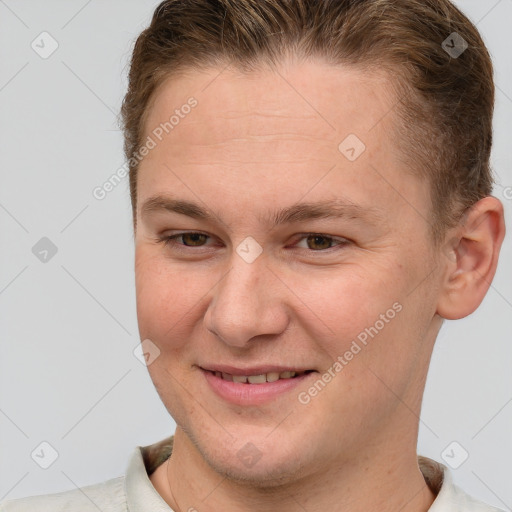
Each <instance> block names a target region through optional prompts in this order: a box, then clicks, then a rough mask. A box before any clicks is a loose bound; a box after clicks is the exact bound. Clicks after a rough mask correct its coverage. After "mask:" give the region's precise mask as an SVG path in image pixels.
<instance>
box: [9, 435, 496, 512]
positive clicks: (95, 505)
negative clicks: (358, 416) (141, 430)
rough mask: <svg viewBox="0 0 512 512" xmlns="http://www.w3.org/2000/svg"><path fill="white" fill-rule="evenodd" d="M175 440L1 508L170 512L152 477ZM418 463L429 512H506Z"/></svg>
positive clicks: (18, 511)
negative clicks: (95, 479) (120, 465)
mask: <svg viewBox="0 0 512 512" xmlns="http://www.w3.org/2000/svg"><path fill="white" fill-rule="evenodd" d="M173 440H174V436H171V437H168V438H166V439H164V440H162V441H160V442H158V443H155V444H152V445H150V446H137V447H136V448H135V450H134V451H133V454H132V456H131V457H130V460H129V463H128V466H127V468H126V472H125V475H124V476H119V477H117V478H112V479H110V480H107V481H105V482H101V483H98V484H94V485H89V486H86V487H81V488H79V489H72V490H69V491H64V492H59V493H54V494H46V495H42V496H30V497H28V498H20V499H16V500H8V501H4V502H2V503H1V504H0V512H98V510H100V511H101V512H170V511H173V509H172V508H171V507H170V506H169V505H168V504H167V503H166V502H165V501H164V499H163V498H162V497H161V496H160V495H159V494H158V492H157V491H156V490H155V488H154V487H153V484H152V483H151V480H150V479H149V476H148V475H150V474H151V473H152V472H153V471H154V470H155V469H156V468H157V467H158V466H159V465H160V464H162V463H163V462H164V461H165V460H167V458H168V457H169V456H170V454H171V452H172V443H173ZM418 463H419V466H420V469H421V472H422V473H423V476H424V477H425V481H426V482H427V483H428V484H429V486H430V487H431V488H432V490H433V492H434V494H436V495H437V497H436V499H435V501H434V503H433V504H432V506H431V507H430V509H429V512H503V511H502V510H500V509H497V508H495V507H491V506H490V505H487V504H485V503H483V502H481V501H478V500H476V499H474V498H472V497H471V496H470V495H468V494H466V493H465V492H464V491H463V490H462V489H460V488H459V487H457V486H456V485H454V484H453V481H452V477H451V473H450V471H449V469H448V468H447V467H446V466H444V465H442V464H440V463H439V462H436V461H434V460H432V459H428V458H426V457H419V458H418Z"/></svg>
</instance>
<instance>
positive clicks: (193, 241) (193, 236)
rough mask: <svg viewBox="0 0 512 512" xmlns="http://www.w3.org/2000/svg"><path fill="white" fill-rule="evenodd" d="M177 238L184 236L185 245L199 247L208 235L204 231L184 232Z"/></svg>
mask: <svg viewBox="0 0 512 512" xmlns="http://www.w3.org/2000/svg"><path fill="white" fill-rule="evenodd" d="M176 238H182V239H183V242H184V243H183V245H185V246H187V247H198V246H201V245H202V242H206V239H207V238H208V236H207V235H203V234H202V233H183V234H181V235H178V236H177V237H176Z"/></svg>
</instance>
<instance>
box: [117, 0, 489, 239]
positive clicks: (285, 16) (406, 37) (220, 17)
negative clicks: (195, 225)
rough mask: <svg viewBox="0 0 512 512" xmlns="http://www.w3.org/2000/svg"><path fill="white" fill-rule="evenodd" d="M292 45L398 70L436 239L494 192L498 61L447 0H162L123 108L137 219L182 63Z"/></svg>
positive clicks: (245, 60)
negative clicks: (156, 116) (153, 105)
mask: <svg viewBox="0 0 512 512" xmlns="http://www.w3.org/2000/svg"><path fill="white" fill-rule="evenodd" d="M454 33H456V35H455V37H456V38H457V40H458V41H459V42H461V41H462V42H463V43H464V44H466V43H467V49H466V50H465V51H464V52H463V53H462V54H461V55H455V56H454V55H453V54H451V53H450V52H449V51H448V50H447V47H446V45H443V44H442V43H443V41H450V44H449V46H453V45H454V44H455V43H454V39H453V37H454V36H453V34H454ZM449 37H452V39H449ZM461 38H462V39H461ZM288 53H291V54H293V55H297V56H302V57H309V56H311V57H319V58H321V59H322V60H323V61H327V62H328V63H330V64H332V65H334V66H336V65H339V64H355V65H356V66H361V68H365V69H372V68H374V69H384V70H388V71H390V75H389V76H390V77H391V78H392V83H393V85H394V87H395V90H396V91H397V104H396V107H397V108H396V110H397V113H398V116H397V122H396V123H395V125H396V134H395V137H396V142H397V145H398V147H400V149H401V150H402V151H401V154H402V155H403V157H404V162H405V163H406V164H407V165H408V166H409V168H410V169H411V170H412V171H413V172H415V173H416V174H418V175H419V176H423V177H425V178H426V179H427V180H428V183H429V184H430V194H431V202H432V217H431V219H429V222H430V224H431V227H432V235H433V240H434V242H436V243H437V242H439V241H440V240H441V239H442V236H443V235H444V232H445V229H446V228H448V227H451V226H454V225H455V224H456V223H457V222H458V221H459V220H460V217H461V215H462V214H463V213H464V212H465V211H466V210H467V208H469V207H470V206H472V205H473V204H474V203H475V202H476V201H478V200H479V199H481V198H483V197H485V196H488V195H490V194H491V192H492V187H493V181H494V180H493V176H492V171H491V169H490V164H489V159H490V151H491V146H492V117H493V109H494V82H493V66H492V62H491V58H490V56H489V53H488V51H487V49H486V47H485V44H484V42H483V41H482V38H481V36H480V34H479V33H478V30H477V29H476V27H475V26H474V25H473V23H472V22H471V21H470V20H469V19H468V18H467V17H466V16H465V15H464V14H463V13H462V12H460V10H459V9H457V8H456V7H455V6H454V5H453V4H452V3H451V2H450V1H449V0H165V1H164V2H162V3H161V4H160V5H159V6H158V7H157V8H156V10H155V11H154V14H153V18H152V20H151V24H150V25H149V27H148V28H146V29H145V30H144V31H143V32H142V33H141V34H140V35H139V37H138V38H137V40H136V42H135V47H134V50H133V55H132V59H131V66H130V72H129V84H128V91H127V93H126V96H125V98H124V100H123V104H122V109H121V115H122V122H123V130H124V137H125V145H124V149H125V156H126V158H127V159H128V160H129V169H130V195H131V201H132V209H133V222H134V227H136V199H137V171H138V161H137V160H136V159H134V158H133V155H134V154H135V152H137V150H138V148H139V146H140V145H141V144H142V138H143V136H144V129H145V126H144V125H145V120H146V117H147V113H148V105H149V104H150V100H151V99H152V95H153V94H154V92H155V90H156V89H157V87H158V86H159V85H160V84H161V83H162V82H163V81H164V80H165V79H167V78H168V77H170V76H173V75H176V74H177V73H179V71H181V70H186V69H190V68H192V69H193V68H198V69H200V68H208V67H211V66H220V65H223V66H225V65H226V63H229V64H232V65H234V66H236V67H237V68H238V69H240V70H242V71H244V72H250V71H252V70H255V69H257V67H258V66H259V65H261V64H264V63H268V64H271V65H277V64H278V63H279V61H280V59H282V58H283V57H285V56H286V55H287V54H288ZM340 142H341V141H340Z"/></svg>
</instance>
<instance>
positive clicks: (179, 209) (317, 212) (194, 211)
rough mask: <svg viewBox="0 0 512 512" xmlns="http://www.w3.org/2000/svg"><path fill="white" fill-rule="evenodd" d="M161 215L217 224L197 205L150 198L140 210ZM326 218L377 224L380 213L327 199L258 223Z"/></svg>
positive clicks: (297, 206)
mask: <svg viewBox="0 0 512 512" xmlns="http://www.w3.org/2000/svg"><path fill="white" fill-rule="evenodd" d="M161 212H170V213H178V214H181V215H186V216H188V217H192V218H194V219H198V220H204V221H207V222H211V223H215V222H217V221H218V220H219V219H218V217H217V216H216V215H214V214H213V213H211V212H210V211H208V210H207V209H205V208H203V207H202V206H200V205H199V204H197V203H193V202H191V201H185V200H182V199H174V198H171V197H166V196H154V197H151V198H149V199H148V200H146V201H145V202H144V204H143V205H142V208H141V217H143V218H144V217H147V216H150V215H151V214H154V213H161ZM329 218H348V219H353V220H361V221H363V222H368V223H379V222H381V221H382V220H383V218H384V216H383V212H382V211H381V210H380V209H378V208H375V207H363V206H361V205H358V204H355V203H353V202H351V201H347V200H346V199H345V200H344V199H331V200H325V201H319V202H314V203H312V202H306V203H299V204H294V205H291V206H288V207H285V208H283V209H281V210H277V211H276V210H274V211H271V212H270V213H269V214H267V216H266V217H264V218H261V217H260V218H259V220H260V221H261V222H262V223H264V224H268V225H269V226H270V227H271V228H274V227H276V226H278V225H281V224H289V223H293V222H304V221H307V220H314V219H329Z"/></svg>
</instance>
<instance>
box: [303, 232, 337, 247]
mask: <svg viewBox="0 0 512 512" xmlns="http://www.w3.org/2000/svg"><path fill="white" fill-rule="evenodd" d="M332 241H333V240H332V238H329V237H327V236H322V235H309V236H308V237H307V244H308V248H309V249H313V250H322V249H329V248H330V247H331V243H332Z"/></svg>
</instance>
